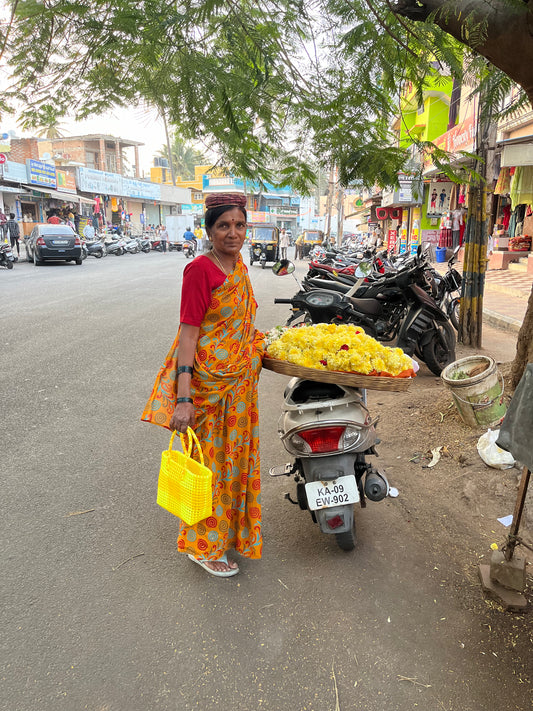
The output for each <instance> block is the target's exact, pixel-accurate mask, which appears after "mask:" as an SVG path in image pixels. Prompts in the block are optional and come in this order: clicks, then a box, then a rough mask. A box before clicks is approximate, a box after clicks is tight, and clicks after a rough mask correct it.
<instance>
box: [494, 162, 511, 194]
mask: <svg viewBox="0 0 533 711" xmlns="http://www.w3.org/2000/svg"><path fill="white" fill-rule="evenodd" d="M510 190H511V169H510V168H501V169H500V174H499V175H498V180H497V181H496V187H495V188H494V194H495V195H509V191H510Z"/></svg>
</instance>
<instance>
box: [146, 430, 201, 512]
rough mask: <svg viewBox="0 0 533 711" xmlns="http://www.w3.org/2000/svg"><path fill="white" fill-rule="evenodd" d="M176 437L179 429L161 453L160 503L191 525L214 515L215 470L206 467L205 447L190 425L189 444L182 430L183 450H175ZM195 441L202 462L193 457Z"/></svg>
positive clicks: (158, 493)
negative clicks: (212, 485) (213, 471)
mask: <svg viewBox="0 0 533 711" xmlns="http://www.w3.org/2000/svg"><path fill="white" fill-rule="evenodd" d="M175 436H176V432H173V433H172V436H171V438H170V443H169V445H168V449H166V450H165V451H164V452H163V453H162V454H161V469H160V470H159V481H158V484H157V503H158V504H159V506H161V507H162V508H164V509H166V510H167V511H170V513H171V514H174V516H178V517H179V518H181V520H182V521H185V523H186V524H188V525H189V526H191V525H192V524H194V523H198V521H202V520H203V519H204V518H207V517H208V516H210V515H211V512H212V501H213V494H212V489H211V480H212V477H213V473H212V471H211V470H210V469H209V468H208V467H206V466H205V464H204V455H203V453H202V448H201V447H200V443H199V442H198V438H197V437H196V435H195V434H194V432H193V430H192V429H191V428H190V427H189V428H188V429H187V436H188V443H187V446H185V442H184V436H183V435H182V434H181V433H180V439H181V444H182V446H183V452H178V451H174V450H173V449H172V442H173V441H174V437H175ZM193 442H194V444H196V448H197V450H198V456H199V459H200V461H199V462H197V461H196V460H194V459H193V458H192V457H191V451H192V446H193Z"/></svg>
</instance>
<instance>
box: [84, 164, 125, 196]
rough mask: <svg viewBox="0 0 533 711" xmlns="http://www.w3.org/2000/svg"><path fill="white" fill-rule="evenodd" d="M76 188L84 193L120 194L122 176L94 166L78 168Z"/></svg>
mask: <svg viewBox="0 0 533 711" xmlns="http://www.w3.org/2000/svg"><path fill="white" fill-rule="evenodd" d="M77 183H78V188H79V189H80V190H82V191H83V192H85V193H96V194H98V195H122V194H123V193H122V176H121V175H117V173H107V172H105V171H103V170H95V169H94V168H83V167H80V168H78V180H77Z"/></svg>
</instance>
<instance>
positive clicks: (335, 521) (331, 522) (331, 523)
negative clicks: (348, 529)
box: [326, 514, 344, 531]
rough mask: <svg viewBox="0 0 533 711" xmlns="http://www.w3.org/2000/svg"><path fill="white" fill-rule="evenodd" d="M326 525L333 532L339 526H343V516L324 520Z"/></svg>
mask: <svg viewBox="0 0 533 711" xmlns="http://www.w3.org/2000/svg"><path fill="white" fill-rule="evenodd" d="M326 523H327V525H328V527H329V528H331V529H332V530H333V531H334V530H335V529H336V528H339V527H340V526H344V516H341V515H340V514H337V515H336V516H333V517H332V518H326Z"/></svg>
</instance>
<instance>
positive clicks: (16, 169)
mask: <svg viewBox="0 0 533 711" xmlns="http://www.w3.org/2000/svg"><path fill="white" fill-rule="evenodd" d="M27 179H28V171H27V170H26V166H25V165H24V163H14V162H13V161H12V160H8V161H6V162H5V163H4V180H9V181H11V182H13V183H25V182H26V181H27Z"/></svg>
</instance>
